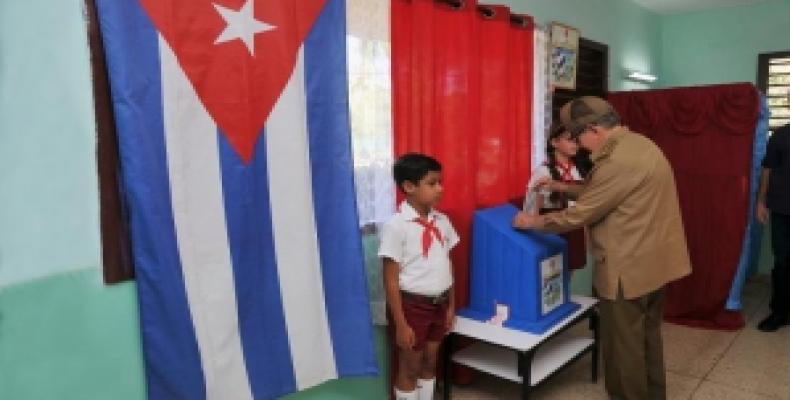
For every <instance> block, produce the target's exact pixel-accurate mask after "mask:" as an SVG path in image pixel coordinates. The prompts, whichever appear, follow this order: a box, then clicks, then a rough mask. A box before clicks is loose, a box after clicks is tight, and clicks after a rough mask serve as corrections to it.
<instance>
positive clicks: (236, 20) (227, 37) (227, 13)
mask: <svg viewBox="0 0 790 400" xmlns="http://www.w3.org/2000/svg"><path fill="white" fill-rule="evenodd" d="M254 2H255V0H247V2H246V3H244V5H243V6H241V9H240V10H239V11H234V10H231V9H229V8H225V7H223V6H221V5H219V4H214V8H215V9H216V10H217V12H218V13H219V15H221V16H222V19H224V20H225V23H227V25H226V26H225V29H224V30H223V31H222V33H220V35H219V37H218V38H217V40H215V41H214V44H220V43H225V42H229V41H231V40H236V39H240V40H241V41H242V42H244V44H245V45H246V46H247V50H249V51H250V54H252V55H255V34H256V33H260V32H266V31H270V30H272V29H275V28H276V26H274V25H270V24H267V23H265V22H263V21H259V20H257V19H255V16H254V15H253V10H252V5H253V3H254Z"/></svg>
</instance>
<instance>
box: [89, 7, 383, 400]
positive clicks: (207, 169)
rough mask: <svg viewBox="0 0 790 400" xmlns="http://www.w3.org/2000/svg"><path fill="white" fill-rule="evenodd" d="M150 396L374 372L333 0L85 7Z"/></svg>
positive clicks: (253, 393) (232, 399) (339, 14)
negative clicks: (110, 118)
mask: <svg viewBox="0 0 790 400" xmlns="http://www.w3.org/2000/svg"><path fill="white" fill-rule="evenodd" d="M97 7H98V11H99V25H100V28H101V32H102V37H103V41H104V48H105V52H106V55H107V64H108V69H109V73H110V82H111V91H112V99H113V109H114V113H115V119H116V124H117V131H118V137H119V147H120V152H121V173H122V177H123V185H124V191H125V198H126V199H127V200H128V208H129V210H130V224H131V229H132V241H133V243H132V245H133V255H134V258H135V265H136V273H137V286H138V288H139V302H140V312H141V326H142V338H143V347H144V358H145V366H146V378H147V385H148V389H147V390H148V398H150V399H167V400H174V399H189V400H195V399H213V400H240V399H271V398H275V397H279V396H281V395H284V394H287V393H290V392H294V391H298V390H301V389H304V388H308V387H311V386H314V385H316V384H319V383H321V382H324V381H327V380H330V379H333V378H337V377H344V376H359V375H374V374H376V373H377V369H376V363H375V356H374V351H373V341H372V327H371V320H370V311H369V305H368V297H367V287H366V280H365V276H364V268H363V257H362V248H361V241H360V237H359V229H358V222H357V211H356V200H355V194H354V184H353V167H352V157H351V145H350V134H349V121H348V102H347V86H346V85H347V82H346V79H347V77H346V51H345V40H346V38H345V3H344V1H343V0H98V1H97Z"/></svg>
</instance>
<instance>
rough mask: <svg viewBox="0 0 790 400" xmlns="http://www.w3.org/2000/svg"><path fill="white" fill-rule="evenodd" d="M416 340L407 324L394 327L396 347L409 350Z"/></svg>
mask: <svg viewBox="0 0 790 400" xmlns="http://www.w3.org/2000/svg"><path fill="white" fill-rule="evenodd" d="M416 340H417V339H416V337H415V336H414V330H412V329H411V327H410V326H409V325H408V324H403V325H398V326H397V327H396V328H395V341H396V342H397V343H398V347H400V348H402V349H404V350H411V349H412V348H414V344H415V342H416Z"/></svg>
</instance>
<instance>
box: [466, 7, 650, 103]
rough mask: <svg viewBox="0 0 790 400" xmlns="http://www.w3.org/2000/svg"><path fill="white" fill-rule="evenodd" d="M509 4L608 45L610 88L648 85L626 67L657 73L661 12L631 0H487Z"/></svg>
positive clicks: (537, 17)
mask: <svg viewBox="0 0 790 400" xmlns="http://www.w3.org/2000/svg"><path fill="white" fill-rule="evenodd" d="M481 3H485V4H506V5H508V6H510V8H511V9H512V10H513V12H516V13H523V14H529V15H532V16H533V17H535V19H536V20H537V21H538V22H540V23H547V22H551V21H560V22H563V23H567V24H569V25H571V26H573V27H576V28H578V29H579V30H580V31H581V35H582V36H583V37H585V38H588V39H592V40H595V41H597V42H601V43H605V44H607V45H609V89H610V90H632V89H649V88H650V86H649V85H645V84H642V83H638V82H631V81H627V80H625V79H624V75H625V74H624V71H625V70H626V69H633V70H639V71H642V72H651V73H654V74H657V73H658V69H659V66H660V58H661V42H660V40H661V31H660V19H659V18H658V15H657V14H655V13H653V12H651V11H647V10H646V9H644V8H642V7H640V6H637V5H636V4H634V3H633V2H632V1H631V0H506V1H498V0H484V1H481Z"/></svg>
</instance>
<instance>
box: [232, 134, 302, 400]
mask: <svg viewBox="0 0 790 400" xmlns="http://www.w3.org/2000/svg"><path fill="white" fill-rule="evenodd" d="M263 134H265V132H264V133H263ZM265 143H266V141H265V140H264V139H263V136H261V137H260V139H259V140H258V143H257V144H256V146H255V151H254V155H253V158H252V161H251V162H250V164H249V165H244V163H243V162H242V160H241V159H240V158H239V156H238V153H236V151H235V150H234V149H233V148H232V147H231V146H230V144H229V142H228V141H227V140H226V139H225V136H223V135H220V136H219V147H220V163H221V168H222V183H223V194H224V198H225V215H226V221H227V227H228V240H229V242H230V251H231V258H232V260H233V273H234V278H235V284H236V299H237V305H238V310H239V328H240V334H241V339H242V348H243V351H244V358H245V362H246V366H247V374H248V376H249V378H250V387H251V388H252V392H253V397H254V398H256V399H271V398H275V397H278V396H282V395H284V394H286V393H290V392H293V391H295V390H296V381H295V378H294V374H293V364H292V363H291V353H290V350H289V349H290V348H289V344H288V334H287V331H286V325H285V316H284V315H283V305H282V301H281V297H280V288H279V280H278V275H277V265H276V260H275V251H274V241H273V234H272V217H271V212H270V203H269V190H268V185H267V176H268V172H267V165H266V144H265ZM299 334H309V332H301V333H299Z"/></svg>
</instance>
